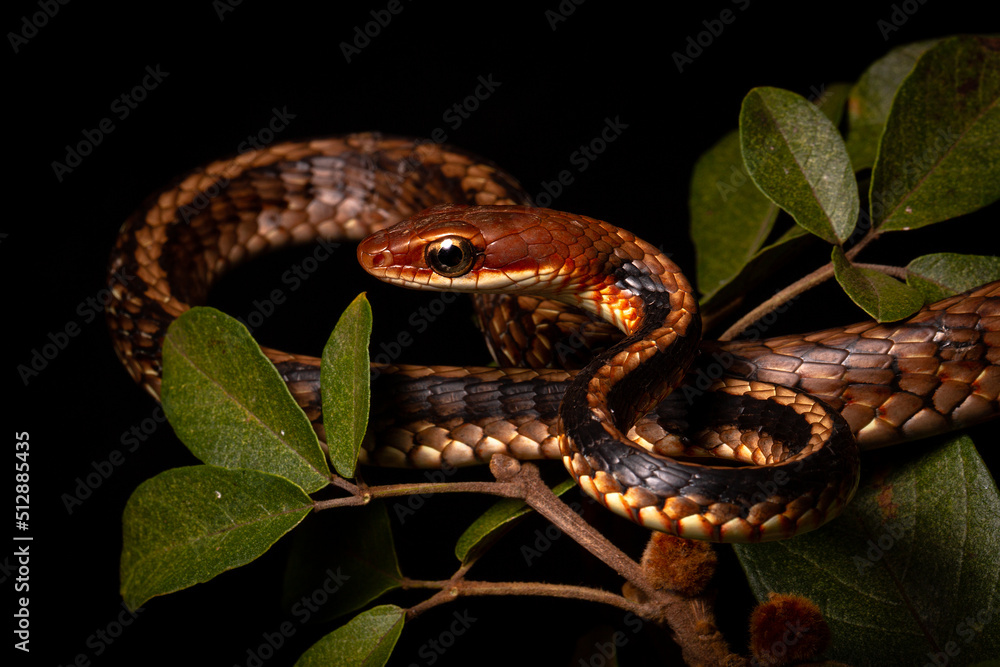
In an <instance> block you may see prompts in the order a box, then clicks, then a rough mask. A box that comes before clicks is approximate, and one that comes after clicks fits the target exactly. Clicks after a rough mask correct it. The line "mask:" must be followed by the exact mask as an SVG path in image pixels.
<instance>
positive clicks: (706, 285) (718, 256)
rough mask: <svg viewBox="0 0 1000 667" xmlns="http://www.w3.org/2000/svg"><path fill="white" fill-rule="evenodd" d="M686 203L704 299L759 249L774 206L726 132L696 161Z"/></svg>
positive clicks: (735, 138) (736, 140)
mask: <svg viewBox="0 0 1000 667" xmlns="http://www.w3.org/2000/svg"><path fill="white" fill-rule="evenodd" d="M689 206H690V210H691V239H692V240H693V241H694V246H695V249H696V250H697V253H698V263H697V276H698V289H699V290H701V293H702V298H703V299H709V298H711V296H712V295H713V294H715V293H716V292H718V291H719V289H720V288H722V287H723V286H725V285H726V284H727V283H729V282H730V281H732V280H733V278H735V277H736V276H737V275H738V274H739V272H740V270H741V269H743V267H744V266H745V265H746V264H747V263H748V262H749V261H750V259H751V258H752V257H753V256H754V253H756V252H757V251H758V250H759V249H760V247H761V246H762V245H763V244H764V241H765V240H766V239H767V237H768V235H769V234H770V233H771V229H772V228H773V227H774V220H775V218H777V215H778V207H777V206H775V205H774V204H773V203H771V201H770V200H769V199H768V198H767V197H765V196H764V194H763V193H762V192H761V191H760V190H758V189H757V186H755V185H754V184H753V181H752V180H750V176H749V175H747V172H746V168H745V167H744V166H743V157H742V154H741V153H740V138H739V133H738V132H736V131H733V132H730V133H729V134H727V135H726V136H725V137H723V138H722V139H721V140H720V141H719V142H718V143H717V144H715V145H714V146H712V148H710V149H709V150H707V151H706V152H705V153H704V154H703V155H702V156H701V157H700V158H699V159H698V162H697V163H696V164H695V166H694V173H693V174H692V177H691V192H690V197H689Z"/></svg>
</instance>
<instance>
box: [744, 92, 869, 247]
mask: <svg viewBox="0 0 1000 667" xmlns="http://www.w3.org/2000/svg"><path fill="white" fill-rule="evenodd" d="M740 140H741V142H742V147H743V161H744V163H745V164H746V167H747V171H748V172H749V174H750V176H751V177H752V178H753V181H754V183H756V184H757V187H759V188H760V189H761V191H762V192H763V193H764V194H765V195H767V196H768V198H770V199H771V201H773V202H774V203H775V204H777V205H778V206H780V207H781V208H782V209H784V210H785V211H788V213H790V214H791V216H792V217H793V218H794V219H795V222H797V223H798V224H800V225H802V226H803V227H805V228H806V229H807V230H809V231H810V232H812V233H813V234H815V235H816V236H819V237H820V238H822V239H823V240H825V241H827V242H829V243H842V242H843V241H845V240H846V239H847V238H848V236H849V235H850V233H851V231H853V229H854V225H855V223H856V222H857V219H858V210H859V208H858V207H859V199H858V185H857V181H855V180H854V172H853V170H852V169H851V161H850V160H849V159H848V157H847V149H846V147H845V146H844V142H843V140H841V138H840V134H839V133H838V132H837V128H835V127H834V126H833V124H832V123H831V122H830V120H829V119H828V118H827V117H826V116H824V115H823V112H822V111H820V110H819V109H817V108H816V106H815V105H813V104H810V103H809V102H808V101H807V100H805V99H804V98H803V97H801V96H799V95H796V94H795V93H793V92H790V91H787V90H781V89H780V88H754V89H753V90H751V91H750V92H749V93H748V94H747V96H746V97H745V98H744V99H743V107H742V108H741V109H740Z"/></svg>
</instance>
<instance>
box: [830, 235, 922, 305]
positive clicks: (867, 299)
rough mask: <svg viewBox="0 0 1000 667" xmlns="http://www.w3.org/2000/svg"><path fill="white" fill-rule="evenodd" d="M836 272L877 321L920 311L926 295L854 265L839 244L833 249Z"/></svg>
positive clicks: (847, 288) (848, 293)
mask: <svg viewBox="0 0 1000 667" xmlns="http://www.w3.org/2000/svg"><path fill="white" fill-rule="evenodd" d="M831 259H832V260H833V272H834V275H835V276H836V278H837V282H838V283H840V286H841V287H843V288H844V291H845V292H847V296H849V297H851V301H853V302H854V303H856V304H858V306H860V307H861V308H862V310H864V311H865V312H866V313H868V314H869V315H871V316H872V317H873V318H874V319H875V321H876V322H895V321H896V320H901V319H903V318H904V317H908V316H910V315H912V314H913V313H915V312H917V311H918V310H920V308H921V307H922V306H923V305H924V297H923V295H921V293H920V292H918V291H917V290H915V289H913V288H912V287H908V286H907V285H904V284H903V283H901V282H899V281H898V280H896V279H895V278H893V277H892V276H888V275H886V274H884V273H882V272H881V271H876V270H874V269H864V268H861V267H857V266H854V265H853V264H851V263H850V262H849V261H848V260H847V257H846V256H845V255H844V251H843V250H842V249H841V248H840V246H835V247H834V248H833V253H832V257H831Z"/></svg>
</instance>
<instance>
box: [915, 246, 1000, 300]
mask: <svg viewBox="0 0 1000 667" xmlns="http://www.w3.org/2000/svg"><path fill="white" fill-rule="evenodd" d="M906 270H907V276H906V282H907V284H908V285H910V286H911V287H914V288H916V289H918V290H920V292H921V293H922V294H923V295H924V298H925V299H926V300H927V301H928V302H934V301H940V300H941V299H945V298H947V297H949V296H953V295H955V294H961V293H962V292H966V291H968V290H970V289H973V288H975V287H978V286H980V285H985V284H986V283H991V282H993V281H995V280H1000V257H995V256H993V255H959V254H956V253H950V252H941V253H936V254H933V255H924V256H923V257H917V258H916V259H915V260H913V261H912V262H910V263H909V265H907V267H906Z"/></svg>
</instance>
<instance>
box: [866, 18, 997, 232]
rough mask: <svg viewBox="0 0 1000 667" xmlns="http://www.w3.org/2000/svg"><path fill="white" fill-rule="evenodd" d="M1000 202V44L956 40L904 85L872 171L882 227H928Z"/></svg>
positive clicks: (922, 62)
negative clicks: (999, 199) (999, 198)
mask: <svg viewBox="0 0 1000 667" xmlns="http://www.w3.org/2000/svg"><path fill="white" fill-rule="evenodd" d="M998 197H1000V39H996V38H993V39H991V38H986V37H953V38H949V39H946V40H943V41H941V42H940V43H938V44H937V45H936V46H934V47H932V48H930V49H928V50H927V52H926V53H924V55H923V56H921V57H920V59H919V60H918V61H917V64H916V65H915V66H914V68H913V71H912V72H911V73H910V75H909V76H908V77H906V79H905V80H904V81H903V84H902V85H901V86H900V87H899V91H898V92H897V93H896V97H895V99H894V101H893V104H892V109H891V111H890V112H889V117H888V119H887V120H886V126H885V133H884V134H883V136H882V141H881V143H880V145H879V151H878V157H877V158H876V160H875V166H874V168H873V170H872V184H871V213H872V219H873V221H874V223H875V226H876V227H877V228H880V229H883V230H900V229H913V228H917V227H923V226H924V225H929V224H932V223H935V222H940V221H942V220H949V219H951V218H955V217H957V216H960V215H964V214H966V213H970V212H972V211H975V210H977V209H979V208H981V207H983V206H986V205H987V204H989V203H991V202H993V201H995V200H996V199H997V198H998Z"/></svg>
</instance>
